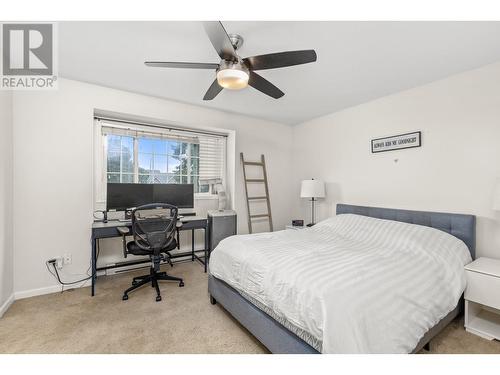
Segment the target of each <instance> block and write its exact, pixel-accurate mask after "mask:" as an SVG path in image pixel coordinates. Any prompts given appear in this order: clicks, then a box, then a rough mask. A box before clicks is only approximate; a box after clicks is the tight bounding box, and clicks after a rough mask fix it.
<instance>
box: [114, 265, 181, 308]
mask: <svg viewBox="0 0 500 375" xmlns="http://www.w3.org/2000/svg"><path fill="white" fill-rule="evenodd" d="M158 281H178V282H179V287H183V286H184V281H183V280H182V279H181V278H180V277H174V276H169V275H167V273H166V272H156V271H155V270H154V268H153V267H151V268H150V273H149V275H143V276H137V277H134V278H133V279H132V286H131V287H130V288H128V289H127V290H126V291H125V292H123V297H122V300H123V301H126V300H128V294H129V293H130V292H132V291H133V290H135V289H138V288H140V287H141V286H143V285H146V284H149V283H151V287H152V288H155V289H156V302H160V301H161V294H160V286H159V285H158Z"/></svg>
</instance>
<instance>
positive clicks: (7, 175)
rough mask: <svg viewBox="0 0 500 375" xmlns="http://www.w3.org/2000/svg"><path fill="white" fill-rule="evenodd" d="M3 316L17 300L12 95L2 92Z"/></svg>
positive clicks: (0, 291)
mask: <svg viewBox="0 0 500 375" xmlns="http://www.w3.org/2000/svg"><path fill="white" fill-rule="evenodd" d="M0 134H1V136H0V317H1V316H2V314H3V313H4V312H5V311H6V310H7V308H8V306H9V305H10V303H12V301H13V299H12V298H13V292H14V290H13V285H14V276H13V272H14V270H13V268H14V262H13V254H14V253H13V241H12V93H11V92H8V91H0Z"/></svg>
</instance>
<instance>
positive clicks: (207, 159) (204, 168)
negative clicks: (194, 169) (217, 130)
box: [198, 136, 226, 184]
mask: <svg viewBox="0 0 500 375" xmlns="http://www.w3.org/2000/svg"><path fill="white" fill-rule="evenodd" d="M198 139H199V142H200V183H201V184H207V181H210V180H217V179H220V180H223V179H224V175H225V173H224V168H225V163H224V160H225V150H226V138H225V137H207V136H200V137H199V138H198Z"/></svg>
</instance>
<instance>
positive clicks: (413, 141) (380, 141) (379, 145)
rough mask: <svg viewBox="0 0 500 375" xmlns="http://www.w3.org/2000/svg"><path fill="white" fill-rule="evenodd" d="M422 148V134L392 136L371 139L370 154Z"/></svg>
mask: <svg viewBox="0 0 500 375" xmlns="http://www.w3.org/2000/svg"><path fill="white" fill-rule="evenodd" d="M420 146H422V132H413V133H406V134H399V135H393V136H392V137H384V138H377V139H372V153H374V154H375V153H377V152H384V151H394V150H401V149H404V148H413V147H420Z"/></svg>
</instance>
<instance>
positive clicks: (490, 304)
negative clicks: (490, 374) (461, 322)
mask: <svg viewBox="0 0 500 375" xmlns="http://www.w3.org/2000/svg"><path fill="white" fill-rule="evenodd" d="M465 276H466V278H467V286H466V288H465V329H466V330H467V332H470V333H473V334H475V335H478V336H481V337H483V338H485V339H488V340H493V339H497V340H500V260H498V259H492V258H478V259H476V260H475V261H474V262H472V263H469V264H468V265H466V266H465Z"/></svg>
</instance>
